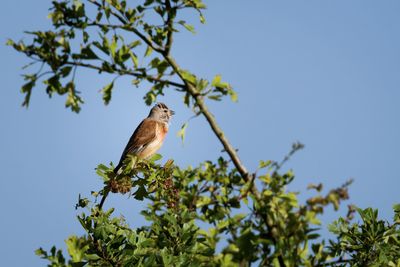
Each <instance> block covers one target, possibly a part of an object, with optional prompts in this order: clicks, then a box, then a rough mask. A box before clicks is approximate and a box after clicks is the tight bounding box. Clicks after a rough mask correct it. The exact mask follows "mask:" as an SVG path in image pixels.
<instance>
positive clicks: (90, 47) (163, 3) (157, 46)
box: [7, 0, 400, 266]
mask: <svg viewBox="0 0 400 267" xmlns="http://www.w3.org/2000/svg"><path fill="white" fill-rule="evenodd" d="M204 8H205V5H204V4H203V3H202V1H201V0H145V1H138V4H137V5H136V6H135V7H129V6H128V4H127V1H124V0H104V1H98V0H86V1H79V0H62V1H53V3H52V8H51V13H50V15H49V17H50V18H51V20H52V23H53V26H54V29H53V30H49V31H31V32H27V34H28V35H29V36H31V37H32V40H31V43H30V44H25V43H24V42H23V41H19V42H15V41H12V40H9V41H8V42H7V44H8V45H10V46H12V47H13V48H14V49H16V50H17V51H19V52H21V53H24V54H25V55H26V56H28V57H29V58H31V59H32V60H33V62H32V63H31V64H30V65H29V66H28V67H30V66H32V65H34V64H39V65H40V67H39V69H38V71H36V72H33V73H28V74H25V75H24V79H25V81H26V83H25V84H24V85H23V86H22V90H21V91H22V93H23V94H24V95H25V100H24V102H23V105H24V106H28V105H29V103H30V96H31V94H32V90H33V88H34V87H35V86H37V85H38V84H39V83H40V82H41V83H43V84H44V87H45V90H46V93H47V94H48V95H49V96H50V97H51V96H52V95H54V94H58V95H66V102H65V105H66V107H68V108H70V109H71V110H72V111H74V112H79V110H80V109H81V105H82V104H83V99H82V97H81V96H80V93H79V92H78V91H77V90H76V88H77V85H76V79H75V77H76V74H77V73H78V72H77V69H79V68H86V69H91V70H95V71H97V72H98V73H99V74H103V73H105V74H108V75H111V76H113V79H112V80H111V81H110V82H109V83H108V84H106V85H104V86H103V88H102V90H101V93H102V98H103V100H104V103H105V104H108V103H110V101H111V100H112V92H113V90H114V88H115V87H116V82H117V78H118V77H120V76H127V77H131V78H132V84H133V85H135V86H140V87H143V88H147V90H146V92H145V94H144V101H145V103H146V104H148V105H150V104H152V103H153V102H155V101H156V100H157V97H159V96H160V95H163V94H164V89H165V88H166V87H172V88H175V90H177V91H179V92H181V93H182V95H183V102H184V104H185V105H186V106H187V107H188V108H191V109H192V110H193V112H194V114H195V116H199V115H203V116H204V117H205V118H206V119H207V122H208V123H209V125H210V127H211V129H212V131H213V132H214V133H215V134H216V136H217V138H218V139H219V141H220V142H221V144H222V146H223V148H224V150H225V151H226V152H227V157H226V156H221V157H219V158H218V159H217V160H216V161H205V162H203V163H202V164H200V165H199V166H197V167H195V168H193V167H189V168H186V169H182V168H180V167H179V166H176V165H175V164H174V162H173V161H172V160H167V161H166V163H165V164H164V165H161V164H160V163H159V160H160V159H161V156H160V155H155V156H154V157H153V158H152V159H150V160H148V161H145V160H140V159H138V158H136V157H135V156H130V157H128V158H127V159H126V160H125V162H124V167H123V168H122V172H121V173H119V174H116V173H114V171H113V169H114V166H113V165H112V164H111V165H110V166H106V165H102V164H100V165H99V166H98V168H97V170H96V172H97V174H98V175H99V176H100V177H102V179H103V181H104V187H103V188H102V189H101V190H98V191H93V192H92V196H91V197H89V198H86V197H81V196H79V199H78V203H77V204H76V208H77V209H80V211H81V213H80V214H79V215H78V220H79V222H80V224H81V225H82V228H83V229H84V230H85V232H86V234H85V235H83V236H80V237H78V236H70V237H69V238H68V239H67V240H66V244H67V248H68V249H67V250H68V254H69V257H68V259H67V258H66V257H64V256H63V252H62V251H60V250H57V249H56V247H53V248H51V250H50V252H46V251H45V250H44V249H42V248H40V249H38V250H37V251H36V253H37V254H38V255H39V256H40V257H42V258H43V259H46V260H48V261H49V266H250V265H252V264H253V265H254V264H255V265H260V266H349V265H351V266H400V261H399V257H400V249H399V229H398V224H399V218H400V215H399V211H400V208H399V206H398V205H397V206H395V219H394V223H393V224H388V223H385V222H383V221H381V220H378V218H377V211H373V210H372V209H366V210H361V209H357V211H358V213H359V214H360V216H361V219H362V221H363V222H362V223H361V224H350V220H351V217H352V215H353V211H354V207H352V206H350V210H349V214H348V216H347V217H346V218H340V219H339V220H338V221H337V222H336V223H334V224H333V225H332V226H331V231H332V232H333V233H334V234H335V235H336V236H337V240H336V241H334V240H329V241H325V240H323V239H322V238H321V237H320V235H319V231H318V230H319V227H320V220H319V216H320V215H321V214H322V213H323V212H324V211H325V210H326V208H327V206H329V205H332V206H333V208H334V209H335V210H338V208H339V207H340V205H341V204H342V201H344V200H347V199H348V198H349V196H348V191H347V189H348V186H349V185H350V184H351V181H348V182H346V183H344V184H343V185H342V186H340V187H338V188H336V189H333V190H330V191H328V192H327V193H326V194H323V193H322V191H323V186H322V184H318V185H310V186H309V189H310V190H313V192H314V193H315V194H314V196H312V197H310V198H309V199H307V200H306V201H305V202H304V203H300V202H299V201H298V193H297V192H291V191H288V190H287V188H286V187H287V185H288V184H290V183H291V182H292V181H293V180H294V179H295V175H294V172H293V171H292V170H289V171H286V172H283V171H282V170H281V169H282V166H283V165H284V163H285V162H286V161H287V160H289V158H290V157H291V156H292V155H293V154H294V153H295V152H296V151H298V150H300V149H302V148H303V145H302V144H300V143H296V144H294V145H293V147H292V150H291V151H290V152H289V154H288V155H287V156H286V157H285V158H284V159H283V160H282V161H281V162H274V161H272V160H267V161H260V165H259V168H258V169H257V170H256V171H254V172H249V171H247V170H246V168H245V166H244V165H243V164H242V163H241V161H240V159H239V157H238V154H237V151H236V150H235V149H234V148H233V147H232V146H231V145H230V143H229V141H228V139H227V138H226V136H225V135H224V133H223V131H222V129H220V127H219V126H218V124H217V123H216V120H215V117H214V116H213V115H212V114H211V113H210V111H209V110H208V108H207V106H206V100H216V101H220V100H222V99H223V97H225V96H229V97H230V98H231V100H232V101H237V94H236V92H235V91H234V90H233V88H232V86H231V85H230V84H229V83H227V82H225V81H223V80H222V77H221V75H215V76H214V78H213V79H210V80H208V79H205V78H200V77H197V76H196V75H195V74H193V73H192V72H190V71H189V70H185V69H184V68H181V67H180V66H179V65H178V63H177V62H176V61H175V59H174V58H173V57H172V55H171V48H172V44H173V34H175V33H176V32H178V31H179V30H181V29H185V30H188V31H189V32H195V29H194V27H193V26H192V25H190V24H188V22H187V21H185V20H183V19H182V17H184V16H183V15H181V13H182V11H184V10H192V11H195V13H196V14H198V15H199V18H200V21H201V22H202V23H204V22H205V18H204V16H203V14H202V10H203V9H204ZM186 128H187V123H185V124H184V125H183V126H182V129H181V131H180V132H179V133H178V135H179V136H180V137H181V138H182V140H183V139H184V135H185V130H186ZM110 192H111V193H115V194H127V193H129V194H130V195H131V196H132V197H133V198H135V199H136V200H138V201H142V200H146V201H147V202H148V207H147V208H146V209H145V210H143V211H142V212H141V214H142V215H143V216H144V217H145V218H146V220H148V221H149V225H148V226H143V227H140V228H137V229H133V228H131V227H130V226H129V225H128V223H127V222H126V221H125V219H124V218H123V217H118V216H115V215H114V208H112V209H109V210H104V209H103V204H104V201H105V200H106V198H107V196H108V194H109V193H110ZM326 243H329V245H326Z"/></svg>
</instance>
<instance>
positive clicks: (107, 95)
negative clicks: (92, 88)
mask: <svg viewBox="0 0 400 267" xmlns="http://www.w3.org/2000/svg"><path fill="white" fill-rule="evenodd" d="M113 87H114V81H112V82H111V83H109V84H107V85H106V86H104V87H103V89H102V90H101V93H102V94H103V101H104V104H105V105H108V103H110V100H111V95H112V89H113Z"/></svg>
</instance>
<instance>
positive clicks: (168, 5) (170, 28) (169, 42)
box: [164, 0, 176, 56]
mask: <svg viewBox="0 0 400 267" xmlns="http://www.w3.org/2000/svg"><path fill="white" fill-rule="evenodd" d="M165 7H166V9H167V12H168V16H167V28H168V33H167V42H166V44H165V48H164V54H165V55H166V56H168V55H169V52H170V51H171V47H172V41H173V33H174V18H175V12H176V9H175V8H174V9H172V8H171V3H170V1H169V0H165Z"/></svg>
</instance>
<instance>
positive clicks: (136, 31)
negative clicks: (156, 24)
mask: <svg viewBox="0 0 400 267" xmlns="http://www.w3.org/2000/svg"><path fill="white" fill-rule="evenodd" d="M88 1H89V2H90V3H92V4H94V5H95V6H97V7H99V8H101V9H103V10H104V7H103V5H101V4H100V3H98V2H97V1H95V0H88ZM110 13H111V14H112V15H113V16H114V17H116V18H117V19H118V20H119V21H120V22H121V23H122V24H123V26H122V27H118V28H121V29H125V30H127V31H131V32H133V33H135V34H136V35H137V36H138V37H140V39H142V40H143V41H144V42H145V43H146V44H147V45H148V46H150V47H151V48H152V49H153V50H154V51H157V52H159V53H162V52H163V51H164V50H163V49H162V48H161V47H159V46H156V45H155V44H154V43H153V42H152V41H151V39H149V38H148V37H146V36H145V35H144V34H142V33H141V32H140V31H139V30H138V29H136V28H134V27H129V28H127V27H126V26H132V23H130V22H129V21H128V20H126V19H125V18H124V17H123V16H121V15H119V14H117V13H115V12H114V11H112V10H111V11H110ZM114 26H117V25H114Z"/></svg>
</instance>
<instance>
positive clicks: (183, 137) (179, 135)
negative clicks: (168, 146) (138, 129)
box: [177, 122, 188, 144]
mask: <svg viewBox="0 0 400 267" xmlns="http://www.w3.org/2000/svg"><path fill="white" fill-rule="evenodd" d="M187 126H188V123H187V122H185V123H184V124H183V125H182V127H181V129H180V130H179V131H178V133H177V136H178V137H180V138H181V140H182V144H183V143H184V141H185V135H186V128H187Z"/></svg>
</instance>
